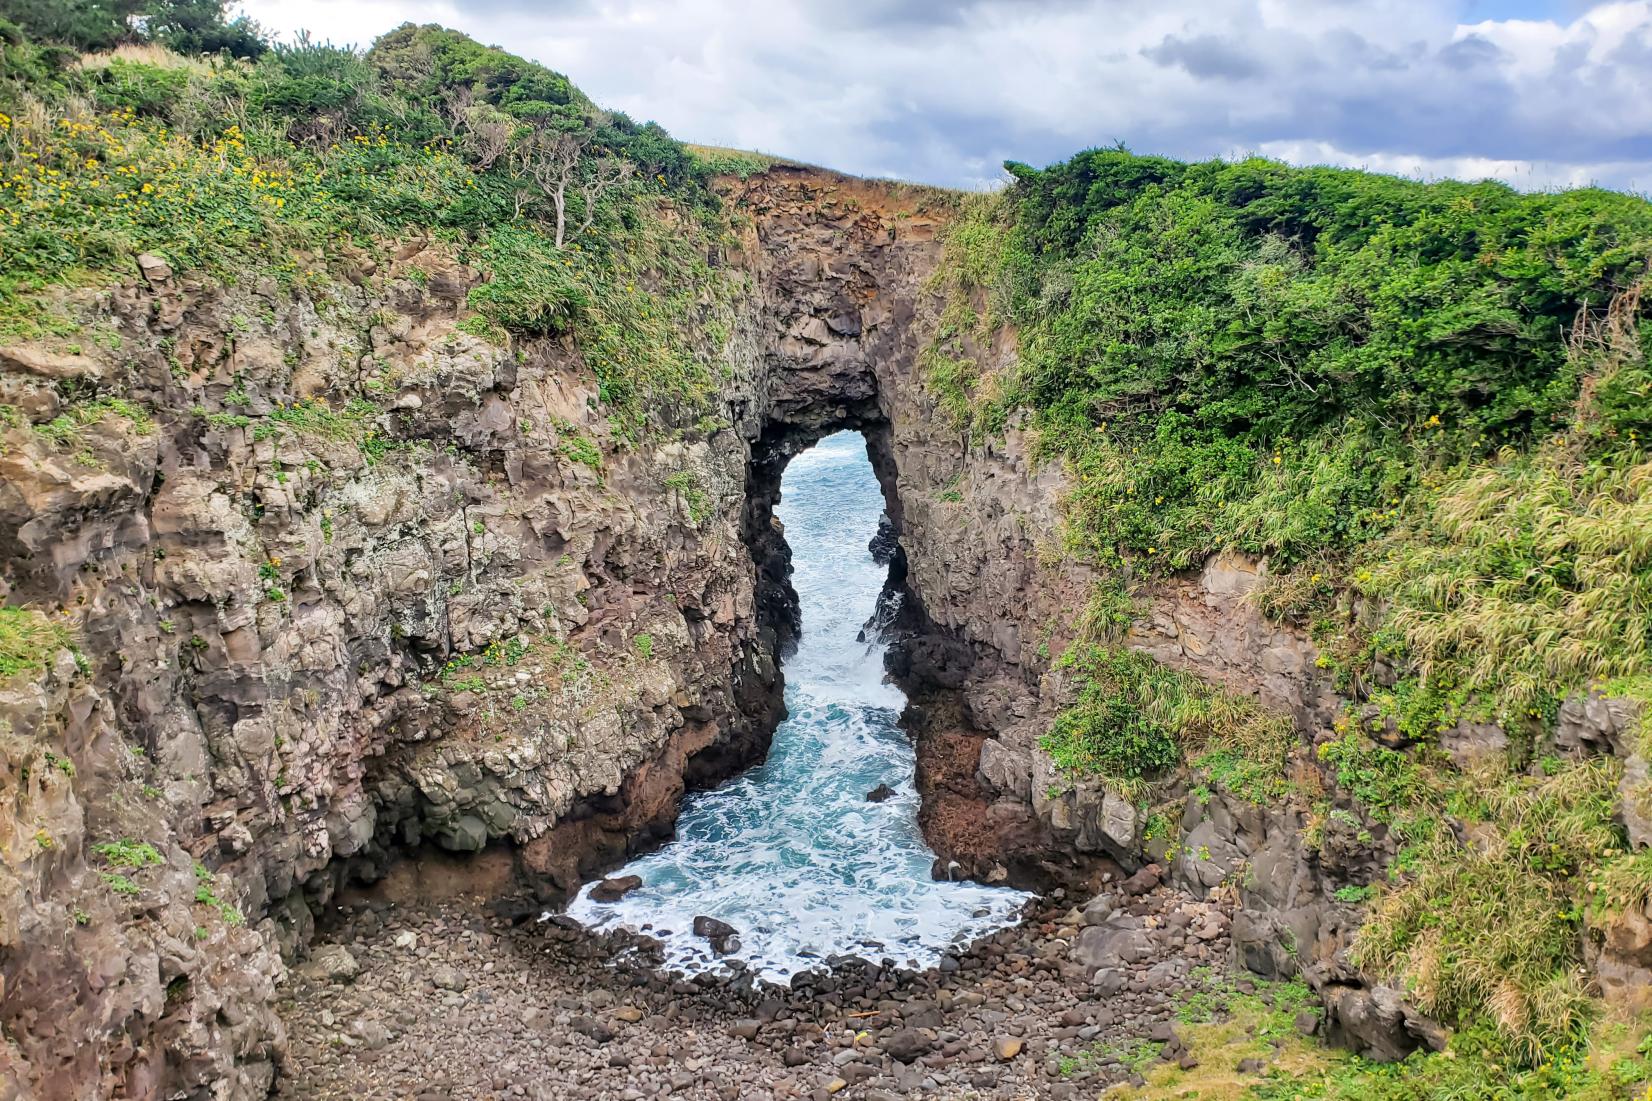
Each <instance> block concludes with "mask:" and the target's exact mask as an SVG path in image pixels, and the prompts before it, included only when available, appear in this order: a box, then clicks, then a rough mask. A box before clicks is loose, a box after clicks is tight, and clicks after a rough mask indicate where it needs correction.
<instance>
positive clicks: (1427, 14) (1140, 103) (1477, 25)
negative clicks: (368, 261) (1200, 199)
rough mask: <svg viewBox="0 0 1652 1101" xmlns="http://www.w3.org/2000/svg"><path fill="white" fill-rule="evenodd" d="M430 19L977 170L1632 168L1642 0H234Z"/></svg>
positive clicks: (673, 97) (623, 102) (845, 138)
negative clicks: (1178, 162)
mask: <svg viewBox="0 0 1652 1101" xmlns="http://www.w3.org/2000/svg"><path fill="white" fill-rule="evenodd" d="M240 7H241V8H242V10H244V11H245V12H246V14H248V15H250V16H251V17H252V18H253V19H255V20H257V21H258V22H260V23H261V24H263V25H264V26H265V27H266V28H268V29H269V30H272V31H274V32H276V33H277V34H280V35H290V34H292V33H294V32H296V31H297V30H299V29H308V30H309V31H311V32H312V34H314V35H315V37H317V38H318V39H323V40H327V41H331V42H334V43H336V44H345V43H354V44H358V45H362V46H366V45H368V44H370V43H371V41H372V40H373V38H374V37H376V36H377V35H379V34H381V33H383V32H384V31H387V30H389V29H391V28H392V27H395V26H397V25H398V24H400V23H403V22H407V21H410V20H411V21H413V22H418V23H432V22H434V23H442V24H444V25H446V26H450V27H455V28H457V29H459V30H463V31H465V32H467V33H469V34H471V35H472V36H474V37H476V38H478V39H481V40H483V41H485V42H488V43H491V44H494V45H499V46H503V47H504V48H506V49H508V50H510V51H512V52H513V53H518V54H521V55H523V56H526V57H530V58H533V59H534V60H536V61H540V62H543V63H544V64H546V65H549V66H551V67H552V68H554V69H557V70H560V71H561V72H564V73H566V74H567V75H568V76H569V77H570V78H572V79H573V81H574V83H576V84H578V85H579V86H580V87H581V88H582V89H583V90H584V91H585V92H586V94H587V95H589V96H590V97H591V98H592V99H594V100H595V101H596V102H597V103H599V104H601V105H602V106H604V107H607V108H610V109H618V110H623V111H625V112H626V113H627V114H629V115H631V116H632V117H633V118H635V119H638V120H639V121H641V120H648V119H652V120H655V121H657V122H659V123H660V124H661V125H663V126H665V127H666V129H668V130H670V131H671V133H672V134H673V135H674V136H676V137H678V138H680V139H682V140H684V141H691V142H700V143H704V144H708V145H727V146H735V147H738V148H742V149H758V150H762V151H764V152H769V153H775V154H779V155H782V156H786V157H791V158H795V159H797V160H802V161H806V162H809V163H814V164H822V165H827V166H829V167H832V168H836V169H840V170H842V171H845V172H851V173H855V174H858V175H868V176H892V177H898V178H902V179H908V180H916V181H920V182H924V183H933V184H943V185H948V186H954V187H966V188H984V187H990V186H993V185H994V184H995V183H997V182H999V181H1001V180H1002V179H1003V171H1002V167H1001V166H1002V164H1003V162H1004V161H1005V160H1018V161H1025V162H1027V163H1030V164H1034V165H1040V166H1042V165H1045V164H1049V163H1051V162H1054V161H1057V160H1062V159H1064V158H1066V157H1068V156H1070V155H1072V154H1073V153H1075V152H1078V151H1079V150H1081V149H1085V148H1089V147H1093V146H1098V145H1112V144H1115V143H1118V142H1122V143H1123V144H1125V145H1126V146H1128V147H1129V148H1130V149H1132V150H1134V151H1136V152H1138V153H1155V154H1163V155H1166V156H1174V157H1181V158H1187V159H1204V158H1209V157H1218V156H1239V155H1244V154H1248V153H1261V154H1263V155H1265V156H1270V157H1275V158H1278V159H1281V160H1285V161H1289V162H1291V163H1293V164H1339V165H1350V166H1354V167H1362V168H1370V169H1374V170H1377V171H1383V172H1394V173H1401V174H1405V175H1412V176H1420V177H1424V178H1431V179H1432V178H1439V177H1447V176H1451V177H1459V178H1465V179H1480V178H1483V177H1493V178H1497V179H1502V180H1506V181H1507V182H1509V183H1511V184H1513V185H1515V186H1516V187H1521V188H1551V187H1569V186H1581V185H1588V184H1595V185H1600V186H1605V187H1613V188H1620V189H1624V190H1632V191H1638V192H1647V191H1652V0H1627V2H1612V3H1588V2H1585V0H242V3H241V4H240Z"/></svg>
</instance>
